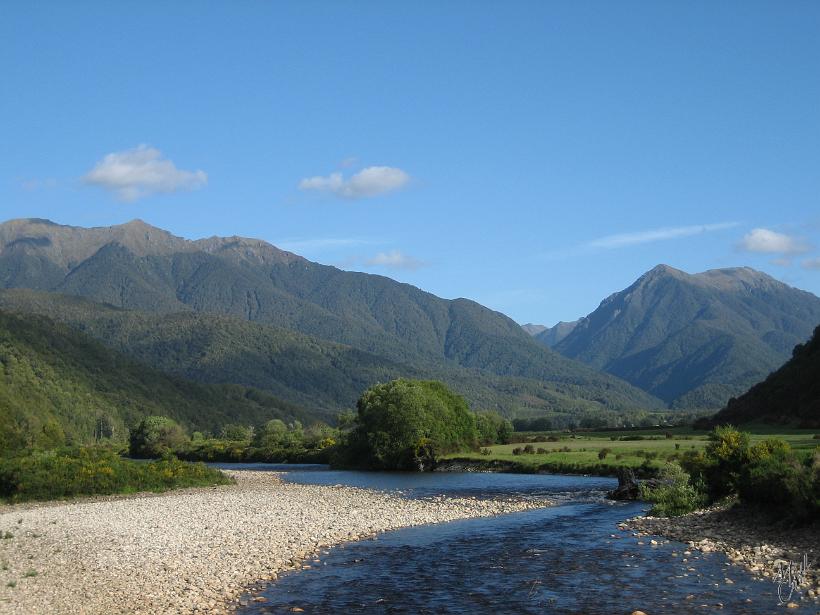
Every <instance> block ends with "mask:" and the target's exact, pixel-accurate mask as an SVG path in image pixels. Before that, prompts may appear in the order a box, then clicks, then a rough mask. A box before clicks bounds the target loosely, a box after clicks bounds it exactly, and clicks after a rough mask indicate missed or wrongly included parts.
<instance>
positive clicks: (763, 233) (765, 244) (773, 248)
mask: <svg viewBox="0 0 820 615" xmlns="http://www.w3.org/2000/svg"><path fill="white" fill-rule="evenodd" d="M740 247H741V249H743V250H746V251H747V252H763V253H766V254H798V253H800V252H805V251H807V250H808V246H806V244H805V243H804V242H803V241H802V240H800V239H798V238H796V237H792V236H791V235H786V234H784V233H777V232H775V231H770V230H769V229H765V228H756V229H752V230H751V231H750V232H748V233H746V235H744V237H743V239H742V240H741V242H740Z"/></svg>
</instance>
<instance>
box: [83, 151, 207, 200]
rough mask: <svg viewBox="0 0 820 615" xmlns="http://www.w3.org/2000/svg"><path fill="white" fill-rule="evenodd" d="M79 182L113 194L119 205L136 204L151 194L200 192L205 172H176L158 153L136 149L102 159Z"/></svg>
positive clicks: (171, 163)
mask: <svg viewBox="0 0 820 615" xmlns="http://www.w3.org/2000/svg"><path fill="white" fill-rule="evenodd" d="M83 181H84V182H85V183H87V184H91V185H93V186H99V187H101V188H104V189H106V190H110V191H112V192H114V194H116V195H117V198H119V199H120V200H122V201H136V200H137V199H140V198H143V197H146V196H149V195H151V194H157V193H169V192H177V191H180V190H195V189H197V188H201V187H202V186H204V185H205V184H207V183H208V176H207V175H206V174H205V171H185V170H182V169H177V168H176V166H175V165H174V163H173V162H171V161H170V160H167V159H164V158H163V157H162V153H161V152H160V151H159V150H158V149H155V148H153V147H149V146H147V145H140V146H138V147H135V148H134V149H129V150H125V151H122V152H114V153H111V154H108V155H106V156H105V157H104V158H103V159H102V160H100V161H99V162H98V163H97V164H96V165H95V166H94V168H93V169H91V171H89V172H88V174H86V175H85V176H84V177H83Z"/></svg>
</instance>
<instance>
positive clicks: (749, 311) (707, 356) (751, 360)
mask: <svg viewBox="0 0 820 615" xmlns="http://www.w3.org/2000/svg"><path fill="white" fill-rule="evenodd" d="M818 322H820V299H818V298H817V297H816V296H814V295H813V294H811V293H808V292H806V291H802V290H799V289H795V288H792V287H790V286H788V285H787V284H784V283H783V282H780V281H778V280H776V279H774V278H772V277H771V276H769V275H767V274H765V273H763V272H760V271H756V270H754V269H752V268H750V267H732V268H726V269H711V270H708V271H704V272H701V273H697V274H689V273H686V272H684V271H681V270H679V269H675V268H673V267H670V266H669V265H658V266H656V267H653V268H652V269H651V270H649V271H647V272H646V273H644V274H643V275H641V276H640V277H639V278H638V279H637V280H636V281H635V282H633V283H632V284H631V285H630V286H628V287H627V288H626V289H624V290H622V291H618V292H616V293H613V294H612V295H610V296H608V297H607V298H605V299H604V300H603V301H602V302H601V303H600V305H599V306H598V308H596V309H595V310H594V311H593V312H591V313H590V314H589V315H587V316H585V317H584V318H581V319H580V320H579V321H578V324H577V325H576V326H575V327H574V329H573V330H572V331H571V332H570V333H569V334H568V335H567V336H566V337H564V338H563V339H562V340H560V341H559V342H558V343H557V344H556V345H555V347H554V348H555V350H557V351H558V352H560V353H562V354H564V355H565V356H568V357H571V358H575V359H578V360H581V361H583V362H585V363H587V364H589V365H591V366H593V367H595V368H597V369H601V370H603V371H606V372H608V373H611V374H613V375H616V376H619V377H620V378H623V379H624V380H627V381H628V382H631V383H632V384H634V385H636V386H638V387H640V388H642V389H643V390H645V391H647V392H650V393H652V394H654V395H656V396H658V397H660V398H661V399H663V400H664V401H666V402H667V403H669V404H670V405H672V406H673V407H679V408H697V407H707V408H708V407H715V408H718V407H720V406H722V405H723V404H725V403H726V400H727V399H728V398H729V397H731V396H733V395H737V394H740V393H742V392H743V391H745V390H746V389H748V388H749V387H750V386H751V385H753V384H755V383H756V382H758V381H760V380H762V379H763V378H765V377H766V376H767V375H768V374H769V372H771V371H773V370H774V369H776V368H778V367H779V366H780V365H781V364H782V363H783V362H784V361H785V360H786V359H787V358H788V355H789V352H790V350H791V348H792V347H793V346H794V345H795V344H797V343H800V342H803V341H805V339H807V338H808V336H809V335H810V334H811V331H812V330H813V328H814V326H815V325H816V324H817V323H818ZM541 335H543V334H541Z"/></svg>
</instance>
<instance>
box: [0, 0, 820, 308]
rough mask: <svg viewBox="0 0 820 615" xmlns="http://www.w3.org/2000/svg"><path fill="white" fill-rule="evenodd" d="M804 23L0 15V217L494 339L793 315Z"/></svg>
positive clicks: (805, 249) (199, 13)
mask: <svg viewBox="0 0 820 615" xmlns="http://www.w3.org/2000/svg"><path fill="white" fill-rule="evenodd" d="M818 32H820V3H817V2H789V3H782V2H774V1H772V2H749V1H743V2H722V3H714V2H679V3H669V2H663V3H657V2H636V3H630V2H622V3H610V2H584V3H578V2H540V1H539V2H509V3H500V2H481V1H476V0H471V1H464V2H412V3H399V2H366V1H361V2H346V3H342V2H330V1H327V2H310V1H299V2H262V1H259V2H242V1H232V2H211V3H195V2H176V3H161V2H150V1H149V2H146V1H141V2H117V3H110V2H98V3H94V2H76V3H74V2H72V3H68V2H56V1H55V2H37V3H34V2H28V1H25V2H24V1H20V2H14V1H12V2H4V3H3V6H2V8H0V75H1V76H2V83H3V85H2V94H0V117H2V120H0V121H1V122H2V124H0V135H1V136H2V143H3V147H2V148H0V218H2V219H9V218H21V217H42V218H49V219H52V220H54V221H56V222H60V223H64V224H73V225H81V226H98V225H109V224H116V223H121V222H125V221H128V220H131V219H133V218H142V219H144V220H146V221H147V222H149V223H151V224H154V225H156V226H160V227H163V228H166V229H168V230H170V231H172V232H173V233H175V234H177V235H181V236H185V237H191V238H198V237H204V236H211V235H244V236H251V237H259V238H262V239H265V240H268V241H270V242H272V243H274V244H276V245H279V246H281V247H285V248H287V249H291V250H293V251H295V252H298V253H300V254H302V255H304V256H306V257H308V258H311V259H312V260H317V261H319V262H323V263H328V264H333V265H336V266H340V267H343V268H346V269H354V270H361V271H368V272H372V273H380V274H383V275H389V276H391V277H394V278H396V279H398V280H402V281H406V282H409V283H412V284H415V285H417V286H419V287H421V288H424V289H425V290H429V291H431V292H433V293H435V294H437V295H440V296H444V297H469V298H472V299H475V300H477V301H480V302H481V303H484V304H485V305H488V306H490V307H492V308H494V309H498V310H500V311H503V312H504V313H506V314H508V315H510V316H511V317H513V318H514V319H516V320H517V321H519V322H522V323H523V322H530V321H532V322H537V323H545V324H553V323H554V322H556V321H558V320H570V319H574V318H576V317H578V316H580V315H584V314H586V313H588V312H590V311H591V310H593V309H594V308H595V307H596V306H597V305H598V303H599V302H600V300H601V299H603V298H604V297H605V296H607V295H608V294H610V293H612V292H614V291H617V290H620V289H622V288H624V287H626V286H627V285H629V284H630V283H631V282H632V281H633V280H634V279H635V278H637V277H638V276H639V275H640V274H641V273H643V272H644V271H646V270H648V269H650V268H651V267H653V266H654V265H656V264H658V263H667V264H670V265H672V266H675V267H678V268H681V269H684V270H686V271H690V272H695V271H702V270H705V269H709V268H715V267H727V266H738V265H749V266H752V267H755V268H758V269H761V270H764V271H766V272H768V273H770V274H771V275H773V276H775V277H777V278H779V279H781V280H783V281H785V282H787V283H790V284H793V285H795V286H798V287H800V288H803V289H806V290H810V291H812V292H814V293H815V294H820V111H818V109H820V36H818V35H817V33H818Z"/></svg>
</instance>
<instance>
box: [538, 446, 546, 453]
mask: <svg viewBox="0 0 820 615" xmlns="http://www.w3.org/2000/svg"><path fill="white" fill-rule="evenodd" d="M536 452H537V453H538V454H539V455H546V454H547V449H545V448H543V447H540V446H539V447H538V449H537V450H536Z"/></svg>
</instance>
